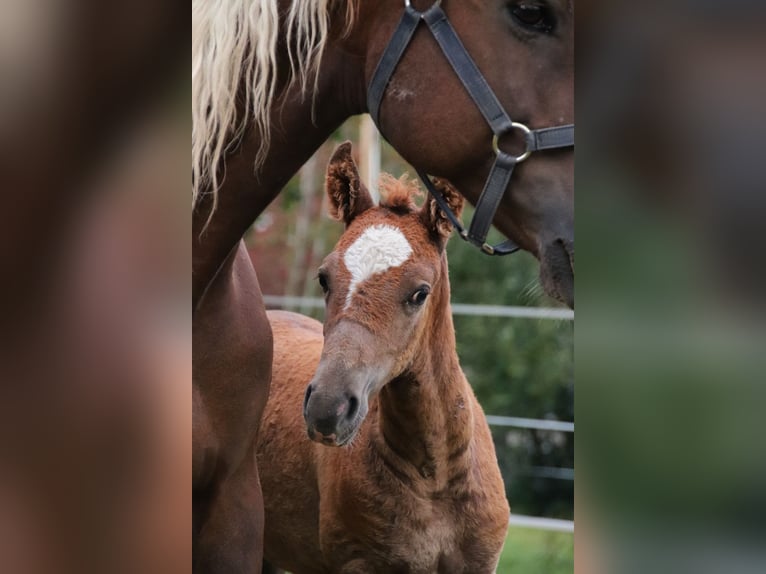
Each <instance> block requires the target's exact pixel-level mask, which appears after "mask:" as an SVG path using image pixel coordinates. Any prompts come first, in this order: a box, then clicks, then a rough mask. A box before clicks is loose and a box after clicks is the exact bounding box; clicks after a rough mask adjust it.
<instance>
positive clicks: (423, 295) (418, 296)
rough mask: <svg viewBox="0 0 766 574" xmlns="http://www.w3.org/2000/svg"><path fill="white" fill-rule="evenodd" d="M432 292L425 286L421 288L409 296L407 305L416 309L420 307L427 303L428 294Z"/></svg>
mask: <svg viewBox="0 0 766 574" xmlns="http://www.w3.org/2000/svg"><path fill="white" fill-rule="evenodd" d="M430 292H431V289H430V288H429V287H428V286H426V285H424V286H423V287H420V288H419V289H417V291H415V292H414V293H413V294H412V295H410V296H409V298H408V299H407V303H408V304H409V305H412V306H414V307H420V306H421V305H422V304H423V303H425V302H426V299H427V298H428V294H429V293H430Z"/></svg>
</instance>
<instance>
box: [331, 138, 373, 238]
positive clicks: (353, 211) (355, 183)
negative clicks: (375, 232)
mask: <svg viewBox="0 0 766 574" xmlns="http://www.w3.org/2000/svg"><path fill="white" fill-rule="evenodd" d="M325 189H326V190H327V196H328V197H329V198H330V215H331V216H332V217H334V218H335V219H342V220H343V221H344V222H345V223H346V226H348V225H349V224H350V223H351V222H352V221H353V220H354V218H355V217H357V216H358V215H360V214H362V213H363V212H365V211H367V210H368V209H370V208H371V207H372V206H373V205H374V204H373V202H372V197H370V192H369V191H367V187H366V186H365V185H364V183H362V180H361V178H360V177H359V170H358V169H357V167H356V163H354V158H353V156H352V155H351V142H344V143H342V144H340V145H339V146H338V148H337V149H336V150H335V152H334V153H333V154H332V158H330V164H329V165H328V166H327V178H326V179H325Z"/></svg>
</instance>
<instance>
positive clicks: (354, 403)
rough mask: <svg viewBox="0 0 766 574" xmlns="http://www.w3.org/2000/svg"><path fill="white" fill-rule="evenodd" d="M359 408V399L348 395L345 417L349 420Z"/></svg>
mask: <svg viewBox="0 0 766 574" xmlns="http://www.w3.org/2000/svg"><path fill="white" fill-rule="evenodd" d="M358 410H359V399H357V398H356V397H349V398H348V412H347V413H346V418H347V419H349V420H351V419H353V418H354V417H355V416H356V413H357V411H358Z"/></svg>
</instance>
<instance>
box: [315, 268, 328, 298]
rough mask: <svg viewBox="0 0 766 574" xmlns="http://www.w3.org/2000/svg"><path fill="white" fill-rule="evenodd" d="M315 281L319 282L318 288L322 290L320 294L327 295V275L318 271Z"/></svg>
mask: <svg viewBox="0 0 766 574" xmlns="http://www.w3.org/2000/svg"><path fill="white" fill-rule="evenodd" d="M317 279H318V280H319V286H320V287H321V288H322V292H323V293H324V294H325V295H327V293H328V292H329V291H330V286H329V285H328V283H327V274H326V273H324V272H322V271H320V272H319V274H318V275H317Z"/></svg>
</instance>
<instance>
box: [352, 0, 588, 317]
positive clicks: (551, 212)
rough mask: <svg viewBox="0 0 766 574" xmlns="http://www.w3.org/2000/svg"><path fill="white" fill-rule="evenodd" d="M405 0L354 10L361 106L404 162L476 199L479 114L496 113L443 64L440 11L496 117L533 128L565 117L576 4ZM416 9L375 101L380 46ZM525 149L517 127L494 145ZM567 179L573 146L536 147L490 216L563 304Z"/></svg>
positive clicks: (570, 257) (486, 163) (484, 141)
mask: <svg viewBox="0 0 766 574" xmlns="http://www.w3.org/2000/svg"><path fill="white" fill-rule="evenodd" d="M405 4H407V5H409V4H410V2H409V0H406V1H405V0H390V1H385V2H368V3H364V4H363V6H364V7H363V8H362V9H361V12H360V14H359V16H360V19H359V24H358V26H357V27H356V31H357V32H358V33H359V34H361V37H362V38H364V40H365V45H364V50H366V52H365V54H364V58H365V75H366V80H367V82H368V83H369V87H370V90H368V104H369V105H368V107H370V108H371V110H370V111H371V113H372V115H373V117H375V116H376V115H377V116H378V117H377V123H378V126H379V127H380V129H381V132H382V133H383V134H384V135H385V137H386V138H387V139H388V140H389V141H390V142H391V143H392V145H393V146H394V147H395V148H396V150H397V151H398V152H399V153H401V154H402V156H403V157H404V158H405V159H406V160H407V161H409V162H410V163H411V164H413V165H414V166H416V167H417V168H418V169H420V170H421V171H426V172H428V173H433V174H436V175H439V176H442V177H445V178H447V179H449V180H450V181H451V182H452V183H453V184H455V186H456V187H457V188H458V189H459V190H460V192H461V193H462V194H463V195H465V197H466V198H467V199H468V200H470V201H471V202H472V203H474V204H475V203H477V201H478V200H479V197H480V195H481V194H482V190H483V188H484V186H485V182H486V181H487V178H488V174H489V172H490V168H491V166H492V164H493V162H494V161H495V157H496V155H495V151H494V150H493V145H492V142H493V133H492V132H493V130H492V129H491V128H490V125H489V121H490V118H487V115H488V113H489V114H490V115H491V114H493V113H494V112H493V111H492V107H493V106H492V105H488V106H486V109H487V110H488V113H484V114H482V112H481V111H480V108H479V106H478V105H477V103H475V102H474V100H473V99H472V97H471V96H470V95H469V90H468V89H466V87H465V86H464V85H463V83H461V79H460V78H459V77H458V71H457V70H456V69H454V68H453V66H451V65H450V63H449V61H448V57H447V55H446V54H447V52H450V51H452V52H456V50H457V49H456V48H455V44H454V42H452V41H451V40H449V39H447V40H446V41H445V40H444V38H445V37H446V36H448V35H449V30H446V27H445V25H444V22H443V21H441V20H442V15H443V14H446V19H447V20H448V22H449V23H451V25H452V27H453V28H454V30H455V32H456V35H457V37H459V39H460V41H462V44H463V45H464V46H465V52H466V53H467V54H468V55H470V57H471V58H472V59H473V61H474V62H475V63H476V66H477V67H478V69H479V71H480V73H481V75H482V76H483V77H484V78H485V79H486V82H487V84H488V86H489V88H490V89H491V91H492V92H494V94H495V95H496V101H497V102H498V103H499V104H500V106H501V107H502V109H503V110H504V111H505V113H506V114H507V115H508V116H509V117H510V118H511V119H512V120H513V121H514V122H518V123H521V124H524V125H525V126H528V127H529V128H531V129H533V130H534V129H539V128H547V127H550V126H559V125H562V124H570V123H572V122H573V116H574V14H573V0H483V1H479V0H475V1H467V0H466V1H459V2H458V1H456V0H454V1H453V0H444V1H443V2H441V6H438V5H439V4H440V3H439V2H438V1H437V2H436V5H437V6H436V10H439V8H440V10H443V13H440V14H438V15H437V16H433V17H431V16H429V13H430V14H431V15H433V14H434V13H436V11H435V10H433V7H434V4H435V3H434V1H433V0H412V7H409V6H408V7H407V8H405ZM416 10H420V11H422V12H421V14H425V15H426V16H424V17H423V18H421V19H420V22H419V23H418V24H417V27H416V28H415V32H414V36H413V39H412V41H411V42H410V43H409V44H408V45H407V46H406V48H405V49H404V51H403V52H402V54H401V58H400V59H399V60H398V63H396V65H395V66H394V67H393V71H392V73H391V76H390V80H388V78H387V77H385V75H384V77H383V78H382V79H381V78H378V79H377V82H378V84H379V85H380V84H385V85H382V86H380V87H381V88H382V93H381V94H380V98H379V100H378V98H377V97H376V96H375V94H372V93H371V92H373V91H374V90H375V84H376V78H375V76H376V69H378V68H379V62H380V59H381V54H383V52H384V50H385V48H386V47H387V46H388V45H389V42H391V43H394V42H398V41H400V40H401V41H405V39H404V37H403V36H402V35H400V34H401V33H395V32H394V31H395V29H397V25H398V22H399V19H400V17H401V16H402V13H403V11H410V12H415V11H416ZM440 10H439V11H440ZM430 20H434V21H433V22H432V21H430ZM412 26H413V27H414V26H415V24H413V25H412ZM392 37H393V38H395V40H394V41H392ZM439 37H441V40H439V41H437V38H439ZM353 38H354V36H353V34H352V37H351V40H353ZM457 51H459V50H457ZM395 54H396V52H394V54H393V55H395ZM390 55H391V56H393V55H392V54H391V53H390V52H389V53H388V54H387V56H386V57H389V56H390ZM458 57H459V56H458ZM384 66H385V64H383V63H381V64H380V67H384ZM458 68H460V69H461V70H463V72H464V73H462V74H461V75H463V76H464V78H463V79H465V78H468V81H469V82H472V81H473V80H472V78H473V76H472V74H471V73H470V72H465V70H466V66H464V65H462V64H460V63H459V62H458ZM378 75H381V74H380V72H378ZM473 91H474V93H475V94H478V96H479V99H482V98H483V96H484V95H485V91H484V90H482V89H481V88H474V90H473ZM376 100H378V101H376ZM376 105H379V106H380V108H379V114H376V111H375V107H376ZM495 131H497V130H495ZM524 144H525V142H524V138H523V131H522V130H521V129H518V128H517V129H512V130H506V134H505V135H504V136H503V137H501V138H500V141H499V148H500V149H501V150H503V151H505V152H507V154H508V156H520V155H522V153H523V151H524V149H525V145H524ZM573 179H574V154H573V152H572V150H571V148H570V149H565V150H560V149H558V150H555V151H554V150H549V151H544V152H540V153H535V154H533V155H532V156H531V157H530V158H529V159H528V161H525V162H523V163H520V164H519V165H518V166H517V167H516V169H515V172H514V174H513V176H512V179H511V181H510V184H509V185H507V187H506V189H505V193H504V195H503V198H502V200H501V202H500V205H499V207H498V210H497V213H496V215H495V218H494V223H495V225H496V226H497V227H498V228H499V229H500V230H501V231H502V232H503V233H505V234H506V235H507V236H509V237H510V238H512V239H513V240H514V241H515V242H516V243H518V244H519V245H520V246H521V247H522V248H524V249H526V250H527V251H530V252H531V253H533V254H534V255H535V256H536V257H537V258H538V259H539V260H540V262H541V279H542V283H543V286H544V288H545V290H546V291H547V292H548V294H550V295H551V296H553V297H555V298H557V299H559V300H561V301H563V302H565V303H567V304H568V305H569V306H572V307H573V306H574V191H573Z"/></svg>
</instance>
